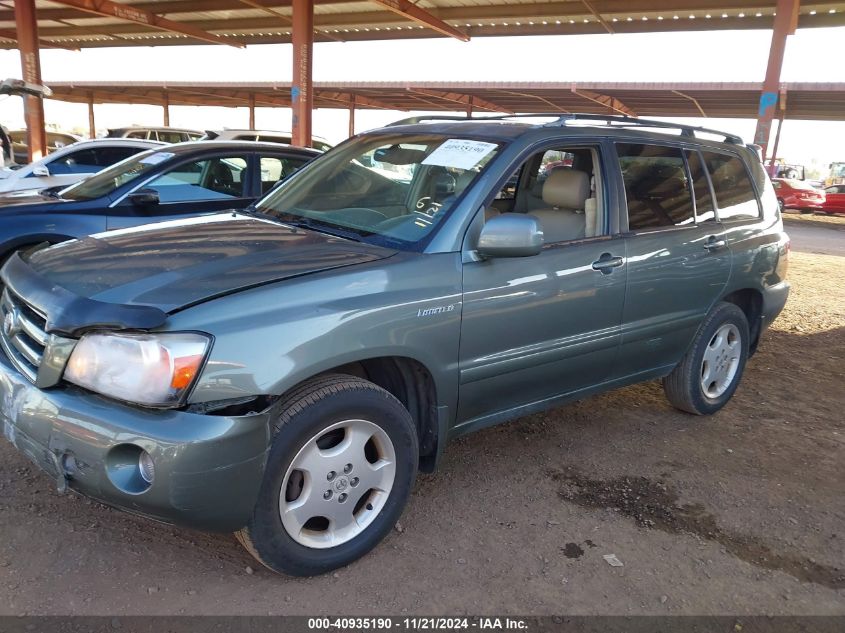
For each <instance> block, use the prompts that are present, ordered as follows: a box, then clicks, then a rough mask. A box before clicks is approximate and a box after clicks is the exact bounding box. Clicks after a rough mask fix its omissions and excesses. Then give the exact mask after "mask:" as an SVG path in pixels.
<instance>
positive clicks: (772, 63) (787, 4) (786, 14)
mask: <svg viewBox="0 0 845 633" xmlns="http://www.w3.org/2000/svg"><path fill="white" fill-rule="evenodd" d="M800 4H801V2H800V0H778V4H777V15H776V16H775V23H774V29H773V31H772V45H771V48H770V49H769V64H768V66H767V68H766V79H765V81H764V82H763V92H762V94H761V95H760V107H759V109H758V111H757V129H756V131H755V132H754V142H755V143H756V144H757V145H759V146H760V147H762V148H763V156H764V157H765V156H766V150H767V148H768V145H769V137H770V136H771V131H772V120H773V119H774V114H775V106H777V102H778V86H779V84H780V71H781V68H782V66H783V55H784V51H785V50H786V38H787V36H788V35H791V34H793V33H795V28H796V26H797V25H798V7H799V6H800Z"/></svg>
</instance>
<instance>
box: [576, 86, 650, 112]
mask: <svg viewBox="0 0 845 633" xmlns="http://www.w3.org/2000/svg"><path fill="white" fill-rule="evenodd" d="M571 90H572V94H576V95H578V96H579V97H583V98H584V99H587V100H589V101H592V102H594V103H598V104H599V105H603V106H604V107H606V108H609V109H610V110H613V111H614V112H616V113H617V114H624V115H625V116H632V117H636V116H637V113H636V112H634V111H633V110H632V109H631V108H629V107H628V106H626V105H625V104H624V103H622V102H621V101H620V100H619V99H617V98H616V97H611V96H610V95H603V94H601V93H600V92H593V91H592V90H584V89H582V88H578V87H577V86H575V84H572V88H571Z"/></svg>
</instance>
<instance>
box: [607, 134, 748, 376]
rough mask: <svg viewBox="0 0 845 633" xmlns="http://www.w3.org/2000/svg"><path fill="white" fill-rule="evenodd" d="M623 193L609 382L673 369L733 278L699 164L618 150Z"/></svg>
mask: <svg viewBox="0 0 845 633" xmlns="http://www.w3.org/2000/svg"><path fill="white" fill-rule="evenodd" d="M616 150H617V157H618V160H619V166H620V170H621V173H622V177H623V182H624V186H625V199H626V206H627V222H628V227H627V228H628V231H627V233H626V236H625V250H626V257H627V263H628V291H627V296H626V299H625V309H624V311H623V315H622V344H621V348H620V354H619V361H618V362H617V364H616V368H615V372H614V376H615V377H617V378H621V377H625V376H631V375H636V374H640V373H648V372H650V371H652V370H656V369H658V368H665V367H668V366H671V365H674V364H675V363H677V362H678V360H679V359H680V358H681V357H682V356H683V354H684V353H685V352H686V349H687V347H688V345H689V343H690V341H691V340H692V337H693V335H694V334H695V332H696V330H697V329H698V326H699V324H700V323H701V321H702V319H703V318H704V315H705V314H706V313H707V311H708V310H709V309H710V307H711V306H712V305H713V303H714V302H715V301H716V300H717V299H718V298H719V296H720V295H721V293H722V291H723V289H724V288H725V286H726V284H727V282H728V279H729V277H730V272H731V252H730V249H729V247H728V240H727V236H726V229H725V226H724V225H723V223H721V222H719V221H718V218H717V216H716V207H715V205H714V202H713V193H712V188H711V184H710V180H709V177H708V173H707V170H706V169H705V166H704V161H703V159H702V156H701V155H700V154H699V152H698V151H696V150H693V149H684V148H683V147H682V146H673V145H660V144H650V143H642V142H635V143H617V144H616Z"/></svg>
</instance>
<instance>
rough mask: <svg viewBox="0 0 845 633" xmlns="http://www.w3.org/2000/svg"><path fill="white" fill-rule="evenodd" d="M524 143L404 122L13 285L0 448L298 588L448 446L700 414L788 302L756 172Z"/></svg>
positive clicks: (15, 261) (729, 389)
mask: <svg viewBox="0 0 845 633" xmlns="http://www.w3.org/2000/svg"><path fill="white" fill-rule="evenodd" d="M544 120H545V121H548V122H545V123H543V122H542V121H543V120H541V119H539V117H535V118H534V119H528V118H525V119H520V118H509V119H507V120H505V119H491V120H480V119H471V120H444V118H442V117H440V118H437V117H430V118H429V119H427V120H413V121H410V122H403V123H400V124H396V125H392V126H388V127H385V128H383V129H379V130H375V131H371V132H367V133H364V134H360V135H358V136H355V137H354V138H352V139H350V140H349V141H347V142H345V143H343V144H342V145H340V146H338V147H336V148H334V149H332V150H331V151H329V152H328V153H326V154H325V155H324V156H322V157H320V158H319V159H317V160H316V161H314V162H312V163H311V164H310V165H308V166H307V167H305V168H304V169H302V170H301V171H300V172H298V173H297V174H295V175H294V176H293V177H292V178H290V179H289V180H287V181H286V182H284V183H283V184H282V185H281V186H279V187H277V188H276V189H274V190H273V191H272V192H271V193H270V194H268V195H267V196H266V197H265V198H263V199H262V200H260V201H259V202H257V203H256V204H255V205H254V206H253V207H250V208H247V210H246V211H232V212H227V213H223V214H218V215H211V216H204V217H200V218H192V219H185V220H179V221H174V222H166V223H161V224H151V225H146V226H142V227H139V228H133V229H127V230H120V231H114V232H110V233H103V234H99V235H93V236H91V237H88V238H85V239H81V240H77V241H74V242H67V243H64V244H60V245H58V246H54V247H51V248H42V249H35V250H32V251H29V252H28V253H22V254H20V253H19V254H15V255H13V256H12V257H11V258H10V259H9V260H8V261H7V262H6V263H5V265H4V266H3V269H2V283H3V288H2V291H3V294H2V318H3V320H2V332H0V344H2V348H3V352H4V353H0V420H2V423H3V427H4V434H5V436H6V437H7V438H8V439H9V440H10V441H11V442H12V443H13V444H14V445H15V446H16V447H17V448H18V449H19V450H20V451H21V452H23V453H24V454H26V455H27V456H28V457H29V458H30V459H32V460H33V461H34V462H36V463H37V464H38V465H39V466H41V467H42V468H43V469H44V470H46V471H47V472H48V473H50V474H51V475H52V476H53V477H54V478H55V480H56V484H57V486H58V488H59V490H65V489H66V488H71V489H74V490H77V491H79V492H81V493H83V494H86V495H89V496H91V497H93V498H95V499H98V500H100V501H102V502H104V503H108V504H111V505H114V506H117V507H120V508H123V509H125V510H127V511H129V512H134V513H138V514H142V515H145V516H148V517H151V518H154V519H158V520H162V521H168V522H173V523H179V524H185V525H190V526H194V527H199V528H202V529H208V530H220V531H230V532H235V533H236V534H237V536H238V538H239V539H240V541H241V542H242V543H243V545H244V546H245V547H246V548H247V549H248V550H249V552H250V553H251V554H252V555H254V556H255V557H256V558H257V559H258V560H259V561H261V562H262V563H263V564H264V565H266V566H267V567H269V568H270V569H273V570H276V571H280V572H286V573H289V574H296V575H308V574H318V573H321V572H325V571H327V570H331V569H334V568H336V567H339V566H341V565H345V564H347V563H350V562H351V561H353V560H355V559H356V558H358V557H360V556H362V555H364V554H365V553H366V552H367V551H369V550H370V549H371V548H373V547H374V546H375V545H376V544H377V543H378V542H379V541H380V540H381V539H382V538H383V537H384V536H385V534H387V533H388V531H389V530H390V529H391V527H392V526H393V525H394V524H395V522H396V520H397V519H398V517H399V515H400V513H401V512H402V509H403V506H404V505H405V503H406V501H407V499H408V496H409V492H410V490H411V488H412V486H413V484H414V478H415V476H416V473H417V471H418V470H424V471H431V470H433V469H434V468H435V467H436V465H437V463H438V461H439V459H440V457H441V455H442V453H443V450H444V447H445V446H446V444H447V442H448V441H449V440H451V439H453V438H455V437H458V436H459V435H462V434H464V433H468V432H470V431H475V430H477V429H482V428H485V427H487V426H490V425H492V424H498V423H499V422H504V421H506V420H510V419H513V418H517V417H519V416H523V415H526V414H529V413H532V412H535V411H540V410H543V409H548V408H551V407H555V406H558V405H560V404H562V403H564V402H567V401H569V400H572V399H575V398H583V397H585V396H589V395H590V394H594V393H597V392H601V391H606V390H608V389H613V388H616V387H620V386H623V385H628V384H631V383H634V382H639V381H644V380H654V379H658V378H660V379H662V381H663V386H664V388H665V391H666V395H667V397H668V399H669V401H670V402H671V403H672V404H673V405H674V406H676V407H677V408H679V409H681V410H683V411H686V412H689V413H692V414H712V413H715V412H716V411H718V410H719V409H720V408H721V407H723V406H724V405H725V404H726V403H727V402H728V400H730V398H731V396H732V395H733V394H734V392H735V391H736V389H737V386H738V385H739V382H740V378H741V376H742V373H743V369H744V367H745V364H746V361H747V359H748V357H749V356H750V355H751V354H752V353H753V352H754V350H755V348H756V347H757V345H758V343H759V341H760V337H761V335H762V334H763V332H764V330H765V329H766V327H767V326H768V325H769V324H770V323H771V321H772V320H773V319H774V318H775V317H776V316H777V314H778V313H779V312H780V310H781V309H782V308H783V306H784V303H785V302H786V298H787V294H788V290H789V286H788V284H787V282H786V281H785V274H786V267H787V255H788V252H789V240H788V238H787V236H786V234H785V233H784V232H783V225H782V223H781V218H780V216H779V212H778V204H777V199H776V197H775V193H774V191H773V189H772V185H771V183H770V182H769V179H768V178H767V176H766V174H765V172H764V171H763V168H762V166H761V164H760V160H759V158H758V156H757V154H756V153H755V151H754V149H752V148H749V147H747V146H746V145H744V144H743V143H742V141H741V140H740V139H739V138H737V137H734V136H731V135H726V134H724V133H714V132H713V131H712V130H705V129H702V128H692V127H684V126H681V127H678V126H670V125H668V124H665V123H658V122H649V121H642V120H637V119H628V118H624V117H590V116H567V117H563V118H561V119H556V118H553V117H546V119H544ZM670 128H672V129H670ZM714 135H715V136H717V138H716V139H715V140H707V139H706V137H713V136H714ZM597 423H598V422H597Z"/></svg>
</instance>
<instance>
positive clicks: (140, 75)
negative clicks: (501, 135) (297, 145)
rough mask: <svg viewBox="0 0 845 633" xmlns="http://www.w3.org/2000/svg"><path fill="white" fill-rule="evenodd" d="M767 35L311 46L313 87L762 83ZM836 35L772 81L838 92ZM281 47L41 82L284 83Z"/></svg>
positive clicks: (828, 138)
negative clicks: (834, 87)
mask: <svg viewBox="0 0 845 633" xmlns="http://www.w3.org/2000/svg"><path fill="white" fill-rule="evenodd" d="M770 42H771V33H770V32H769V31H765V30H759V31H758V30H752V31H707V32H688V33H647V34H646V33H643V34H615V35H609V34H600V35H565V36H541V37H526V36H522V37H479V38H475V39H473V40H472V41H470V42H459V41H457V40H452V39H439V38H438V39H423V40H404V41H402V40H399V41H376V42H346V43H339V42H328V43H319V44H315V46H314V80H315V81H356V80H357V81H557V82H570V81H631V82H648V81H654V82H672V81H678V82H681V81H683V82H722V81H723V82H733V81H762V78H763V76H764V74H765V69H766V61H767V58H768V52H769V45H770ZM844 54H845V27H838V28H826V29H801V30H799V31H798V32H797V33H796V34H795V35H793V36H791V37H790V38H789V41H788V44H787V48H786V56H785V59H784V66H783V71H782V74H781V79H782V81H804V82H845V64H843V63H842V62H841V61H834V60H841V59H843V55H844ZM291 57H292V49H291V46H290V45H288V44H277V45H255V46H248V47H247V48H245V49H236V48H233V47H230V46H214V45H204V46H170V47H160V48H154V47H134V48H107V49H84V50H82V51H79V52H74V51H65V50H58V49H48V50H43V51H42V52H41V71H42V77H43V80H44V83H46V84H47V85H49V83H50V81H51V80H52V81H74V80H76V81H118V80H119V81H133V80H134V81H284V82H287V81H290V78H291V70H292V62H291ZM5 77H20V57H19V54H18V51H17V50H11V51H0V78H5ZM45 114H46V120H47V123H48V124H54V125H57V126H58V127H59V128H61V129H63V130H65V131H72V130H73V129H77V130H79V131H87V126H88V110H87V106H86V105H84V104H69V103H62V102H59V101H52V100H47V101H46V102H45ZM406 116H409V113H406V112H389V111H381V110H379V111H366V110H359V111H358V112H357V113H356V131H362V130H366V129H368V128H372V127H378V126H380V125H383V124H385V123H389V122H390V121H393V120H396V119H401V118H404V117H406ZM347 117H348V115H347V113H346V111H344V110H329V109H319V110H316V111H315V114H314V126H313V131H314V134H315V135H318V136H322V137H324V138H327V139H329V140H330V141H332V142H339V141H341V140H343V139H344V138H345V137H346V135H347V127H348V118H347ZM96 118H97V127H98V129H100V130H105V129H106V128H108V127H120V126H124V125H132V124H139V125H161V124H162V109H161V108H160V107H157V106H139V105H109V104H103V105H97V106H96ZM290 118H291V117H290V110H289V109H287V108H257V109H256V127H258V128H259V129H276V130H289V129H290ZM674 120H677V121H679V122H685V123H686V122H689V123H693V124H697V125H706V126H707V127H713V128H717V129H723V130H725V131H728V132H734V133H737V134H740V135H741V136H742V137H743V138H745V139H746V140H748V141H750V140H751V139H752V137H753V135H754V121H751V120H742V119H706V120H704V119H674ZM0 122H2V123H3V124H4V125H6V127H7V128H10V129H15V128H18V127H22V126H23V107H22V103H21V99H20V98H19V97H5V98H4V97H0ZM170 123H171V125H173V126H182V127H189V128H199V129H220V128H225V127H229V128H244V127H247V123H248V113H247V109H246V108H226V107H194V106H172V107H171V108H170ZM779 154H780V155H781V156H783V157H784V158H786V159H787V160H790V161H794V162H801V163H805V164H809V163H810V162H811V161H812V162H815V163H817V164H824V165H826V164H827V163H828V162H830V161H832V160H845V122H834V123H825V122H813V121H789V120H787V121H786V123H785V124H784V128H783V133H782V135H781V151H779Z"/></svg>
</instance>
